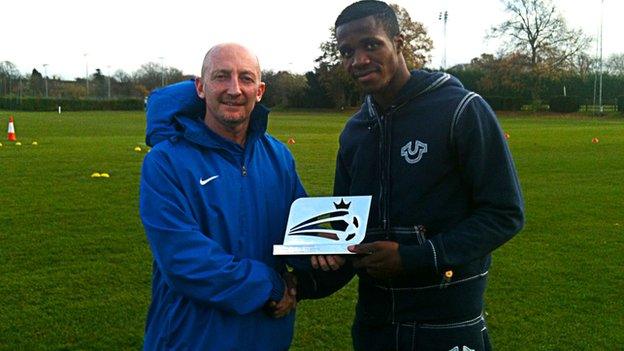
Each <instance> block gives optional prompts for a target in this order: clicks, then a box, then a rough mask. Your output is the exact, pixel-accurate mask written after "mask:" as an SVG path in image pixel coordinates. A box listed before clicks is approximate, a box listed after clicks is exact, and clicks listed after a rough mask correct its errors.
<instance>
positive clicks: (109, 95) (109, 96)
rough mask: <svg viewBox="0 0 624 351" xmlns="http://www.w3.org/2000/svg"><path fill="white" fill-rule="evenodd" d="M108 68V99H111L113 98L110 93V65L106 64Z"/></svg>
mask: <svg viewBox="0 0 624 351" xmlns="http://www.w3.org/2000/svg"><path fill="white" fill-rule="evenodd" d="M106 68H108V74H107V75H106V81H107V83H108V99H109V100H110V98H111V93H110V65H108V66H106Z"/></svg>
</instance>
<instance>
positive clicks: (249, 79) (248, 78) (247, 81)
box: [241, 76, 254, 83]
mask: <svg viewBox="0 0 624 351" xmlns="http://www.w3.org/2000/svg"><path fill="white" fill-rule="evenodd" d="M241 80H242V81H243V82H246V83H253V82H254V79H253V77H250V76H243V77H241Z"/></svg>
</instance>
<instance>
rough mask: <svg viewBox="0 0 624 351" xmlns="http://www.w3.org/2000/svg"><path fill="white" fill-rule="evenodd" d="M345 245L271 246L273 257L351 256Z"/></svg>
mask: <svg viewBox="0 0 624 351" xmlns="http://www.w3.org/2000/svg"><path fill="white" fill-rule="evenodd" d="M347 246H348V245H345V244H337V245H331V244H323V245H319V244H316V245H273V255H353V254H354V253H353V252H351V251H349V250H347Z"/></svg>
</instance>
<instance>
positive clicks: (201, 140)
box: [176, 104, 270, 152]
mask: <svg viewBox="0 0 624 351" xmlns="http://www.w3.org/2000/svg"><path fill="white" fill-rule="evenodd" d="M269 112H270V110H269V109H268V108H266V107H265V106H264V105H261V104H256V106H255V107H254V109H253V110H252V111H251V116H250V121H249V129H248V131H247V141H246V143H245V144H246V145H250V144H251V143H253V142H254V141H255V140H256V139H258V137H259V136H260V135H263V134H264V133H265V132H266V130H267V125H268V119H269ZM202 117H203V116H201V117H198V118H189V117H183V116H176V121H177V123H178V124H179V125H180V127H181V128H182V136H183V137H184V138H185V139H187V140H188V141H191V142H193V143H195V144H198V145H200V146H203V147H206V148H219V149H227V150H231V151H236V152H241V151H242V150H243V148H242V147H241V146H240V145H238V144H236V143H235V142H233V141H231V140H229V139H226V138H224V137H222V136H221V135H219V134H217V133H215V132H214V131H212V130H211V129H210V128H208V127H207V126H206V124H205V123H204V121H203V118H202Z"/></svg>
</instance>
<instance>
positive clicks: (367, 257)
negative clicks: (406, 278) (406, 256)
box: [348, 241, 403, 279]
mask: <svg viewBox="0 0 624 351" xmlns="http://www.w3.org/2000/svg"><path fill="white" fill-rule="evenodd" d="M348 249H349V251H351V252H353V253H356V254H358V255H362V256H360V257H355V258H354V259H353V267H355V268H362V269H365V270H366V272H367V273H368V274H369V275H370V276H372V277H374V278H380V279H383V278H392V277H394V276H397V275H399V274H400V273H401V271H402V270H403V269H402V266H401V256H400V255H399V244H398V243H396V242H394V241H375V242H372V243H368V244H360V245H351V246H349V247H348Z"/></svg>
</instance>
